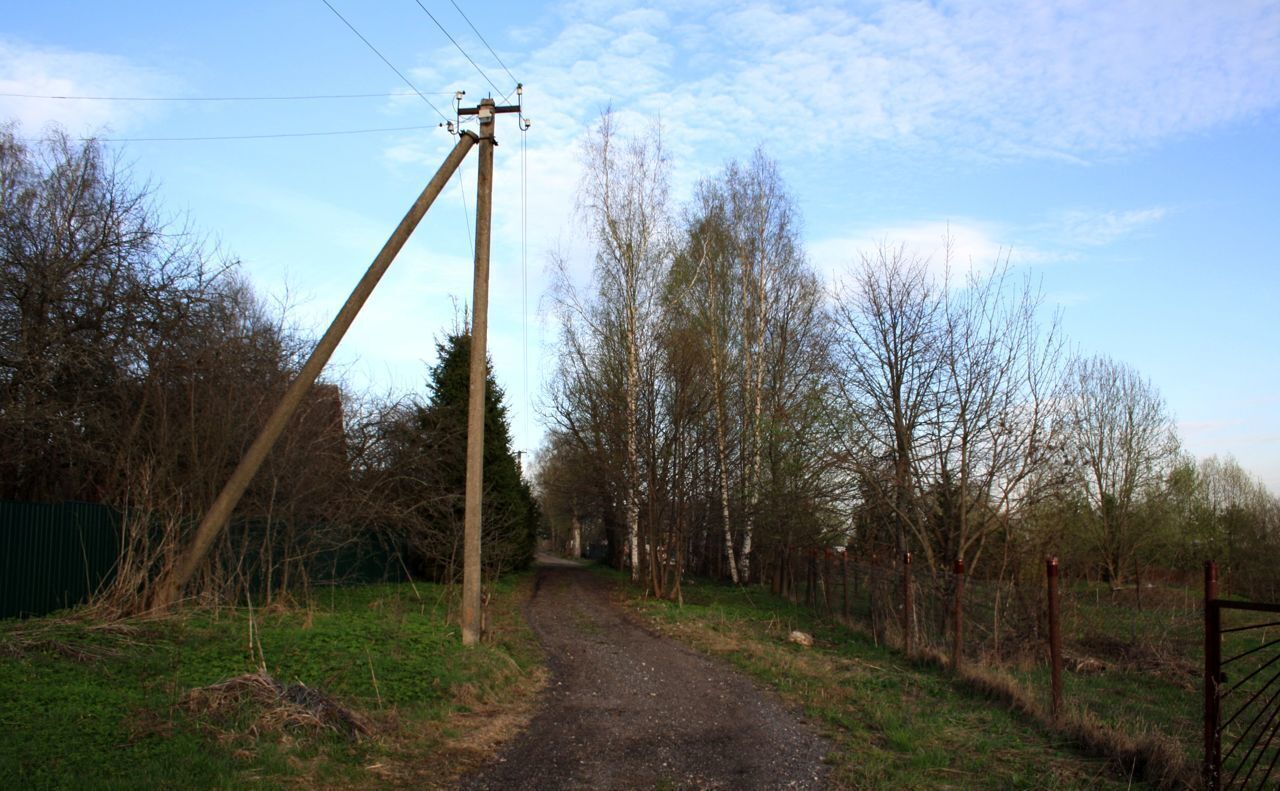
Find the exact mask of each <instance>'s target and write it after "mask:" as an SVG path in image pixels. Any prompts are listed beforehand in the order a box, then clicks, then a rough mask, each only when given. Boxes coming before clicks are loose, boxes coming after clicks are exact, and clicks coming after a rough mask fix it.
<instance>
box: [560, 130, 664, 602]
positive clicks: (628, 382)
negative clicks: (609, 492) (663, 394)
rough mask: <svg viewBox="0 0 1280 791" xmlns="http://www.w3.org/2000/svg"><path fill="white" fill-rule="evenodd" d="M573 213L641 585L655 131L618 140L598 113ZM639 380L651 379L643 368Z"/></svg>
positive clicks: (655, 279)
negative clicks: (592, 293) (609, 392)
mask: <svg viewBox="0 0 1280 791" xmlns="http://www.w3.org/2000/svg"><path fill="white" fill-rule="evenodd" d="M585 157H586V160H585V168H584V172H583V177H582V181H581V184H580V186H579V192H578V208H579V211H580V213H581V216H582V218H583V220H584V221H585V223H586V225H587V229H588V232H589V234H590V237H591V240H592V241H593V242H594V244H595V248H596V251H595V269H594V278H595V285H596V288H597V294H598V300H599V303H598V305H599V308H600V310H599V312H598V313H597V317H598V321H597V322H596V323H597V327H598V329H599V330H600V331H601V332H602V333H603V341H604V343H605V348H606V349H608V350H609V351H610V352H611V353H613V354H616V355H618V356H619V357H620V358H621V367H622V372H623V376H622V388H621V393H620V396H621V399H622V409H621V413H622V427H621V429H622V437H623V445H624V447H625V456H624V476H623V479H624V491H623V493H622V499H623V503H624V511H625V515H626V516H625V519H626V530H627V547H628V553H629V555H630V560H631V576H632V579H633V580H637V581H638V580H640V579H641V568H640V563H641V557H640V555H641V547H640V491H641V481H642V475H643V471H642V470H641V463H640V444H639V442H640V440H639V436H638V432H639V398H640V393H641V390H642V383H641V381H640V380H641V376H642V370H641V366H642V356H643V355H644V353H645V352H646V350H648V349H649V348H651V345H652V340H653V335H654V326H655V323H656V319H657V315H658V313H657V311H658V308H659V307H660V305H659V297H660V295H661V289H662V283H663V280H664V278H665V271H666V269H667V268H668V266H669V258H668V253H669V225H670V223H669V218H668V204H667V201H668V177H669V174H668V170H669V162H668V159H667V155H666V152H665V150H664V148H663V140H662V130H661V127H660V126H656V125H655V126H654V127H652V128H650V130H649V131H648V132H647V133H646V134H643V135H638V136H634V137H629V138H622V136H621V135H619V133H618V131H617V129H616V122H615V119H614V116H613V115H612V114H611V113H610V112H605V113H604V114H603V115H602V116H601V118H600V122H599V123H598V124H597V125H596V128H595V129H594V130H592V132H591V135H590V137H589V138H588V140H587V143H586V153H585ZM643 375H652V368H651V367H650V368H648V370H647V371H645V372H644V374H643Z"/></svg>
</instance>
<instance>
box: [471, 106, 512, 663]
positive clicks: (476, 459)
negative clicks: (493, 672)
mask: <svg viewBox="0 0 1280 791" xmlns="http://www.w3.org/2000/svg"><path fill="white" fill-rule="evenodd" d="M517 90H519V89H517ZM519 112H520V106H519V105H506V106H498V105H497V104H496V103H495V102H494V101H493V99H481V100H480V104H479V106H477V107H467V108H458V115H460V116H461V115H474V116H477V117H478V118H479V119H480V166H479V174H478V175H477V179H476V185H477V186H476V264H475V280H474V283H473V288H472V301H471V360H470V362H471V372H470V373H471V386H470V390H469V392H468V400H467V490H466V506H465V508H466V510H465V512H464V514H463V520H462V530H463V537H462V644H463V645H466V646H471V645H475V644H477V643H479V642H480V636H481V633H482V631H483V626H482V623H481V617H480V613H481V609H480V608H481V600H480V525H481V501H482V499H483V497H482V495H483V492H484V395H485V383H486V380H487V377H486V373H487V370H486V368H487V366H486V363H487V362H488V355H487V352H486V348H485V345H486V343H487V341H488V337H487V336H488V331H489V230H490V225H491V217H492V213H493V147H494V146H496V145H497V144H498V143H497V141H496V140H495V139H494V137H493V126H494V116H496V115H497V114H498V113H519Z"/></svg>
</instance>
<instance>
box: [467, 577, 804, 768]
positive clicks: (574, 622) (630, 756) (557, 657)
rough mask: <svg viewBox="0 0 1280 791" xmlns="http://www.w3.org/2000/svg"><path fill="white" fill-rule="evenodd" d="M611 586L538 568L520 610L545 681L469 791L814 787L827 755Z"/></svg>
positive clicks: (791, 717) (763, 698)
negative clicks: (522, 722) (619, 598)
mask: <svg viewBox="0 0 1280 791" xmlns="http://www.w3.org/2000/svg"><path fill="white" fill-rule="evenodd" d="M607 586H608V583H607V582H605V581H604V580H602V579H601V578H600V577H598V576H597V575H595V574H593V573H591V572H590V571H586V570H583V569H579V568H575V567H571V566H565V565H560V564H557V565H554V566H552V565H544V566H543V567H542V568H541V569H540V570H539V572H538V580H537V587H536V589H535V593H534V596H533V598H532V600H530V602H529V603H528V605H527V615H528V618H529V622H530V624H531V625H532V626H533V629H534V631H535V632H536V633H537V635H538V639H539V640H540V641H541V642H542V645H543V647H544V648H545V649H546V651H547V654H548V657H549V661H550V667H551V681H550V683H549V685H548V688H547V690H546V691H545V692H544V693H543V697H542V700H541V701H540V702H539V706H538V711H537V714H535V716H534V719H533V721H532V723H531V724H530V727H529V728H528V730H527V731H525V732H524V733H523V734H522V735H520V736H518V737H517V738H516V739H514V740H513V741H512V742H511V743H509V744H508V745H506V747H505V748H504V749H503V750H502V751H501V752H500V754H499V756H498V760H497V762H495V763H494V764H493V765H491V766H489V767H486V768H485V769H484V770H483V771H481V772H479V773H478V774H475V775H472V776H470V777H468V778H466V779H464V782H463V784H462V786H463V788H467V789H503V790H504V791H505V790H506V789H658V788H662V789H668V788H681V789H735V790H736V789H777V788H821V787H822V786H823V785H824V779H825V777H826V768H825V766H824V765H823V764H822V763H821V761H822V757H823V755H825V754H826V751H827V750H828V749H829V747H828V745H827V743H826V742H825V741H823V740H822V739H821V737H819V736H818V735H817V733H816V731H815V730H814V729H813V728H812V727H811V726H809V725H808V724H806V723H804V722H802V721H801V720H800V718H799V716H798V715H797V714H796V713H795V712H793V711H790V710H788V709H787V708H786V707H785V706H784V705H783V704H782V703H781V702H780V701H779V700H777V699H776V698H775V697H774V696H772V695H771V694H768V693H766V692H764V691H762V690H760V689H758V688H757V687H756V686H755V685H754V684H753V683H752V682H751V681H750V680H748V679H747V678H745V677H744V676H742V675H741V674H739V673H737V672H736V671H734V670H732V669H731V668H729V667H728V666H727V665H724V664H722V663H720V662H717V661H714V660H712V659H709V658H707V657H704V656H702V655H700V654H697V653H694V652H693V651H692V650H690V649H688V648H685V647H684V646H682V645H680V644H678V643H675V642H672V641H671V640H668V639H664V638H661V637H657V636H655V635H653V634H651V633H649V632H648V631H646V630H644V629H642V628H641V627H640V626H638V625H637V624H636V623H634V622H633V621H632V620H630V619H629V618H628V617H627V616H626V615H624V614H623V613H622V612H621V611H620V610H619V609H618V608H617V606H615V605H614V604H612V603H611V602H610V601H609V599H608V595H607Z"/></svg>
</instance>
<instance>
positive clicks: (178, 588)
mask: <svg viewBox="0 0 1280 791" xmlns="http://www.w3.org/2000/svg"><path fill="white" fill-rule="evenodd" d="M476 140H477V138H476V136H475V135H473V134H472V133H470V132H463V133H462V134H461V135H460V136H459V138H458V142H457V144H456V145H455V146H454V147H453V150H452V151H450V152H449V155H448V156H447V157H445V160H444V162H443V163H441V165H440V169H439V170H437V171H436V174H435V175H434V176H432V177H431V181H429V182H427V186H426V187H424V188H423V190H422V194H420V195H419V196H418V199H417V200H416V201H414V202H413V205H412V206H410V207H409V211H408V212H407V213H406V214H405V216H404V218H403V219H402V220H400V224H399V225H397V226H396V229H395V231H393V232H392V233H391V237H390V238H388V239H387V242H386V244H384V245H383V246H382V250H380V251H379V252H378V255H377V256H376V257H375V258H374V259H373V262H372V263H371V264H369V268H368V269H367V270H366V271H365V273H364V277H362V278H360V282H359V283H357V284H356V287H355V288H354V289H353V290H352V291H351V295H350V296H348V297H347V301H346V302H345V303H343V305H342V309H341V310H339V311H338V315H336V316H334V318H333V322H332V323H331V324H330V325H329V329H327V330H325V333H324V335H323V336H321V338H320V341H319V342H318V343H316V347H315V349H313V350H312V352H311V356H310V357H308V358H307V361H306V363H304V364H303V366H302V370H301V371H299V372H298V378H297V379H294V380H293V383H292V384H290V385H289V389H288V390H286V391H285V394H284V397H283V398H281V399H280V403H279V404H277V405H276V408H275V411H274V412H272V413H271V416H270V417H268V418H267V422H266V424H265V425H263V427H262V430H261V431H260V432H259V433H258V437H257V438H256V439H255V440H254V441H253V444H252V445H250V446H249V449H248V450H247V451H245V454H244V456H243V457H242V458H241V459H240V463H239V464H237V465H236V468H235V471H234V472H232V473H231V477H230V478H229V479H228V480H227V482H226V484H225V485H224V486H223V487H222V491H221V492H219V493H218V496H217V498H216V499H215V500H214V501H213V505H211V506H209V510H208V512H207V513H205V515H204V518H203V519H202V520H201V521H200V525H199V526H198V527H197V528H196V534H195V538H193V539H192V542H191V546H189V547H187V550H186V552H184V553H183V554H182V555H181V557H180V558H179V559H178V562H177V563H176V564H174V566H173V568H172V569H171V570H170V571H168V572H167V573H165V574H164V576H163V577H161V578H160V579H159V580H158V581H157V582H156V585H155V588H154V591H153V592H152V595H151V597H150V602H149V609H151V610H164V609H168V608H169V607H170V606H172V605H173V604H174V603H176V602H177V600H178V598H179V597H180V596H181V594H182V589H183V588H184V587H185V586H186V584H187V583H188V582H190V581H191V578H192V577H193V576H194V575H195V573H196V570H197V569H199V568H200V564H201V563H203V562H204V560H205V556H206V555H208V554H209V548H210V547H212V546H213V542H214V539H216V538H217V537H218V534H219V533H221V532H222V530H223V528H225V527H226V525H227V522H228V521H229V520H230V519H231V512H232V511H234V510H235V507H236V505H237V504H238V503H239V502H240V498H241V497H243V496H244V492H245V489H247V488H249V484H250V483H251V482H252V481H253V477H254V476H255V475H256V474H257V473H258V470H259V469H260V468H261V467H262V463H263V462H264V461H266V459H267V454H269V453H270V452H271V448H272V447H273V446H274V445H275V444H276V440H277V439H279V438H280V434H281V433H283V431H284V429H285V426H286V425H288V423H289V420H290V419H291V418H292V417H293V415H294V413H295V412H297V411H298V407H299V406H301V405H302V401H303V399H304V398H306V396H307V393H308V392H309V391H310V390H311V385H313V384H314V383H315V381H316V379H317V378H319V376H320V372H321V371H322V370H323V369H324V366H325V364H326V363H328V362H329V358H330V357H332V356H333V352H334V350H335V349H337V348H338V343H339V342H340V341H341V340H342V337H343V336H344V335H346V333H347V330H348V329H349V328H350V327H351V323H352V322H353V321H355V318H356V315H357V314H358V313H359V312H360V308H361V307H363V306H364V303H365V302H366V301H367V300H368V299H369V295H370V294H372V293H373V289H374V287H375V286H377V285H378V281H379V280H381V279H382V275H383V274H384V273H385V272H386V271H387V267H389V266H391V262H392V261H393V260H395V257H396V255H397V254H398V253H399V252H400V248H402V247H404V244H405V242H406V241H408V240H409V235H410V234H412V233H413V229H414V228H416V227H418V222H419V221H420V220H421V219H422V217H423V215H425V214H426V213H427V209H429V208H430V207H431V204H432V203H433V202H435V199H436V197H437V196H438V195H439V194H440V191H441V190H443V189H444V187H445V185H446V184H448V183H449V179H450V178H451V177H452V176H453V172H454V171H455V170H457V169H458V165H460V164H462V160H463V159H464V158H465V157H466V155H467V152H469V151H470V150H471V146H472V145H474V144H475V143H476Z"/></svg>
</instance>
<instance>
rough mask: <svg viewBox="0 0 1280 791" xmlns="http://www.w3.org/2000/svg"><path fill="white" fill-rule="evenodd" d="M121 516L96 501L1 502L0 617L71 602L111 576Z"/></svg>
mask: <svg viewBox="0 0 1280 791" xmlns="http://www.w3.org/2000/svg"><path fill="white" fill-rule="evenodd" d="M119 551H120V517H119V515H118V514H117V513H116V512H115V511H114V510H112V509H110V508H108V507H106V506H103V505H97V504H94V503H16V502H0V618H12V617H15V616H17V617H26V616H31V615H43V614H45V613H48V612H52V611H53V610H58V609H62V608H64V607H71V606H73V605H76V604H79V603H81V602H83V601H85V600H86V599H88V598H89V596H91V595H92V594H93V593H94V591H96V590H98V588H99V586H101V585H103V584H106V583H108V582H109V581H110V577H111V574H112V572H113V569H114V568H115V561H116V557H117V555H118V553H119Z"/></svg>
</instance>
